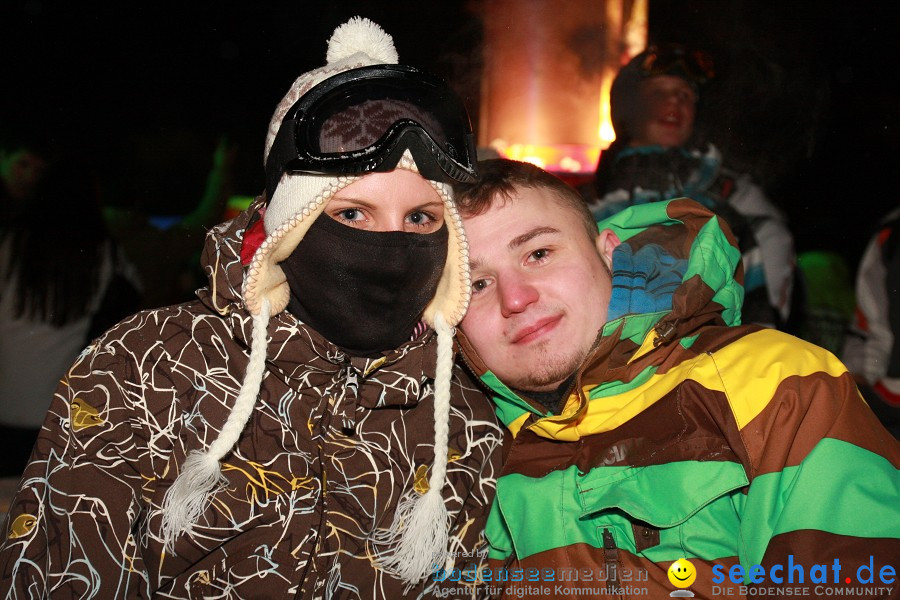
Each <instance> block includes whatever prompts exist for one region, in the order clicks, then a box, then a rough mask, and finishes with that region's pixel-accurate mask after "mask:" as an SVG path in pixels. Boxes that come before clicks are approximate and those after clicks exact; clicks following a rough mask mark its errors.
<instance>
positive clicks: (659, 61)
mask: <svg viewBox="0 0 900 600" xmlns="http://www.w3.org/2000/svg"><path fill="white" fill-rule="evenodd" d="M645 54H646V56H645V57H644V60H642V61H641V64H640V72H641V74H642V75H643V76H644V77H654V76H656V75H679V76H681V77H684V78H685V79H687V80H688V81H691V82H693V83H695V84H697V85H702V84H704V83H706V82H707V81H709V80H710V79H712V78H713V77H715V74H716V72H715V68H714V66H713V60H712V57H711V56H710V55H709V54H707V53H706V52H703V51H702V50H689V49H688V48H685V47H684V46H681V45H680V44H666V45H660V46H656V45H654V46H650V47H649V48H647V50H646V52H645Z"/></svg>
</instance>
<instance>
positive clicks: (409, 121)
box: [266, 65, 477, 199]
mask: <svg viewBox="0 0 900 600" xmlns="http://www.w3.org/2000/svg"><path fill="white" fill-rule="evenodd" d="M382 99H388V100H398V101H401V102H405V103H409V104H412V105H414V106H415V107H416V109H417V110H419V111H421V113H423V114H425V115H427V116H428V117H429V120H430V121H431V123H430V124H429V123H421V122H420V121H421V120H423V119H418V120H417V119H416V118H415V116H414V115H410V116H409V117H408V118H401V119H399V120H397V121H395V122H394V123H393V124H391V125H390V126H388V127H387V129H386V131H384V133H383V134H381V136H380V137H379V138H378V139H377V141H375V142H374V143H372V144H370V145H368V146H366V147H364V148H355V149H344V150H343V151H341V152H325V151H322V150H320V149H319V136H320V133H321V128H322V125H323V124H324V123H325V122H326V121H327V120H328V118H329V117H331V116H333V115H335V114H338V113H340V111H341V110H345V109H348V108H351V107H353V106H355V105H357V104H360V103H362V102H365V101H370V100H382ZM435 124H437V126H438V127H439V128H440V129H439V130H434V129H435ZM406 150H409V151H410V153H411V154H412V155H413V158H414V159H415V161H416V167H417V168H418V169H419V172H420V174H421V175H422V176H423V177H425V178H427V179H432V180H435V181H445V182H450V181H461V182H468V181H472V180H474V178H475V164H476V162H477V157H476V151H475V144H474V135H473V133H472V125H471V122H470V121H469V116H468V113H467V112H466V110H465V107H464V106H463V104H462V102H461V101H460V99H459V97H458V96H457V95H456V93H455V92H453V90H452V89H450V87H449V86H447V84H446V83H444V82H443V81H442V80H441V79H439V78H437V77H435V76H433V75H429V74H427V73H424V72H422V71H419V70H417V69H415V68H413V67H409V66H405V65H375V66H371V67H361V68H358V69H351V70H348V71H344V72H341V73H338V74H337V75H334V76H332V77H329V78H328V79H326V80H324V81H322V82H320V83H319V84H317V85H315V86H314V87H313V88H312V89H310V90H309V91H308V92H307V93H305V94H304V95H303V96H302V97H301V98H300V99H299V100H298V101H297V102H296V103H295V104H294V105H293V106H292V107H291V108H290V109H289V110H288V112H287V114H286V115H285V117H284V120H283V121H282V124H281V127H280V129H279V130H278V134H277V135H276V136H275V140H274V141H273V143H272V148H271V149H270V151H269V157H268V160H267V161H266V193H267V198H269V199H271V198H272V197H273V196H274V194H275V189H276V188H277V186H278V182H279V180H280V179H281V175H282V174H283V173H285V172H290V173H307V174H311V175H362V174H366V173H372V172H384V171H390V170H393V169H394V168H395V167H396V165H397V162H398V161H399V160H400V157H401V156H402V155H403V153H404V152H405V151H406Z"/></svg>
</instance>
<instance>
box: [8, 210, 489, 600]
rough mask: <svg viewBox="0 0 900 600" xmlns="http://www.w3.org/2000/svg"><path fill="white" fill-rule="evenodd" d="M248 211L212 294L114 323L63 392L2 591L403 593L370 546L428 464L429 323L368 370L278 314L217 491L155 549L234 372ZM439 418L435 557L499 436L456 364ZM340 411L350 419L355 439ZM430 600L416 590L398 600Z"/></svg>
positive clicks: (14, 528) (239, 352)
mask: <svg viewBox="0 0 900 600" xmlns="http://www.w3.org/2000/svg"><path fill="white" fill-rule="evenodd" d="M255 209H256V206H254V207H251V209H250V211H248V213H246V214H244V215H242V216H241V217H238V219H237V220H236V221H234V222H231V223H229V224H226V225H225V226H220V227H217V228H215V229H214V230H213V231H212V232H211V234H210V236H209V238H208V241H207V248H206V254H205V265H206V269H207V273H208V275H209V276H210V279H211V281H215V289H216V292H217V295H216V297H215V298H213V296H212V292H211V291H210V290H211V289H212V286H211V287H210V288H204V289H203V290H200V291H199V293H198V295H199V297H200V300H199V301H195V302H192V303H187V304H182V305H179V306H173V307H168V308H164V309H159V310H155V311H147V312H143V313H139V314H137V315H135V316H133V317H131V318H129V319H127V320H125V321H123V322H122V323H120V324H119V325H117V326H116V327H115V328H114V329H112V330H111V331H110V332H108V333H107V334H106V335H105V336H104V337H103V338H101V339H99V340H97V341H96V342H95V343H94V344H92V346H91V347H89V348H88V349H87V350H86V351H85V352H83V353H82V354H81V355H80V356H79V358H78V359H77V361H76V363H75V364H74V365H73V367H72V369H71V370H70V371H69V373H68V374H67V375H66V377H65V378H64V380H63V381H62V382H61V383H60V386H59V388H58V390H57V393H56V395H55V397H54V399H53V403H52V406H51V408H50V412H49V415H48V418H47V420H46V421H45V424H44V429H43V431H42V434H41V437H40V439H39V441H38V444H37V447H36V454H35V455H34V459H33V460H32V462H31V464H30V465H29V467H28V469H27V471H26V473H25V475H24V478H23V480H22V484H21V487H20V490H19V492H18V494H17V496H16V499H15V501H14V504H13V506H12V507H11V510H10V515H9V518H8V521H7V525H8V530H7V532H6V534H7V535H6V539H5V540H4V542H3V545H2V547H0V577H2V579H0V581H2V583H0V592H2V594H0V595H2V597H4V598H12V599H19V598H32V597H42V596H46V595H61V596H66V597H74V598H104V599H105V598H136V597H151V596H153V597H158V598H190V597H201V596H205V597H221V598H242V597H266V598H280V597H290V598H294V597H298V598H342V599H344V598H399V597H400V596H401V594H402V592H403V587H404V586H403V584H402V582H399V581H398V580H396V579H393V578H392V577H390V576H387V575H385V574H384V573H382V572H380V571H378V570H377V569H376V568H375V567H374V566H373V560H374V556H373V554H372V551H371V547H370V544H369V542H368V540H369V537H370V536H371V534H372V532H373V531H375V530H376V529H378V528H381V527H386V526H388V525H389V524H390V522H391V520H392V517H393V511H394V508H395V507H396V503H397V501H398V500H399V499H400V498H401V496H402V495H403V493H404V491H405V490H407V489H409V488H410V487H412V486H413V483H414V482H418V479H417V471H420V470H423V469H424V470H426V471H427V469H428V467H429V466H430V465H431V464H432V462H433V456H432V454H433V444H434V442H433V435H434V433H433V385H432V378H433V376H434V360H435V348H434V346H435V339H434V335H433V333H432V332H428V333H426V334H425V335H424V336H423V337H422V338H420V339H419V340H417V341H416V342H413V343H411V344H407V345H405V346H404V347H403V348H401V349H400V350H399V351H397V352H395V353H394V354H392V355H390V356H389V357H388V358H387V360H386V361H385V362H384V364H381V365H380V366H377V367H374V366H373V362H372V361H371V360H368V359H358V358H350V357H347V356H345V355H344V354H343V353H342V352H340V351H339V350H337V349H336V348H334V347H333V346H331V345H330V344H328V343H327V342H325V341H324V340H322V339H321V338H320V337H319V336H318V335H317V334H315V332H311V331H309V330H307V329H306V328H305V327H304V326H302V325H300V324H298V323H297V322H296V320H295V319H293V317H291V316H290V315H287V314H284V313H282V314H281V315H277V316H276V317H273V319H272V320H271V323H270V326H269V336H270V341H269V344H268V351H267V363H266V367H267V372H266V375H265V378H264V380H263V384H262V390H261V392H260V397H259V399H258V401H257V404H256V406H255V408H254V411H253V414H252V415H251V417H250V422H249V423H248V426H247V428H246V429H245V431H244V432H243V433H242V435H241V437H240V439H239V441H238V443H237V445H236V447H235V450H234V451H233V452H232V453H231V454H230V455H229V456H227V457H226V458H225V460H224V461H223V468H222V471H223V474H224V475H225V476H226V477H227V479H228V485H227V486H226V488H225V489H223V490H221V491H220V492H218V493H217V494H216V495H215V496H214V497H213V500H212V503H211V504H210V506H209V508H208V509H207V510H206V512H205V513H204V514H203V515H201V517H200V520H199V522H198V524H197V526H196V528H195V531H194V534H193V535H192V536H191V537H186V536H183V537H181V538H179V539H178V540H177V541H176V544H175V553H174V554H167V553H165V552H164V550H163V547H162V540H161V536H160V524H161V514H160V506H161V504H162V499H163V496H164V494H165V492H166V490H167V489H168V488H169V486H170V485H171V483H172V481H173V480H174V478H175V476H176V475H177V473H178V469H179V468H180V465H181V464H182V463H183V461H184V458H185V456H186V455H187V454H188V453H189V452H190V451H192V450H195V449H201V448H205V447H206V446H207V445H208V444H209V443H210V442H211V441H212V440H214V439H216V437H217V436H218V434H219V430H220V428H221V427H222V426H223V424H224V422H225V419H226V418H227V415H228V411H229V410H230V407H231V405H232V404H233V402H234V400H235V397H236V395H237V393H238V390H239V389H240V384H241V380H242V377H243V373H244V369H245V368H246V365H247V360H248V358H247V342H248V339H249V338H248V336H249V333H250V328H251V320H250V317H249V315H248V314H247V313H246V312H244V311H243V310H242V309H241V306H240V294H239V289H240V282H241V279H242V273H243V271H242V269H243V268H242V266H241V264H240V260H239V250H240V241H239V238H238V236H237V233H238V232H239V231H243V229H244V228H246V226H247V223H248V221H249V218H250V216H251V214H252V213H253V211H254V210H255ZM216 307H218V308H219V309H221V308H222V307H226V308H227V310H225V311H224V312H225V313H226V316H224V317H223V316H221V314H220V312H217V310H216ZM348 368H349V369H350V372H353V373H355V375H356V378H357V380H358V383H359V386H358V394H357V396H356V397H355V398H354V397H353V394H350V393H348V391H347V389H346V386H345V385H344V384H345V383H346V378H347V373H348ZM348 403H352V405H351V404H348ZM450 413H451V414H450V440H449V446H450V450H451V455H452V456H451V462H450V463H449V465H448V472H447V480H448V483H447V485H445V486H444V488H443V490H442V491H443V497H444V499H445V502H446V505H447V508H448V511H449V513H450V516H451V519H452V522H453V527H452V530H451V538H450V546H449V549H450V550H451V552H453V553H455V554H456V555H459V554H463V553H467V554H470V555H471V554H473V553H474V551H475V550H476V549H477V547H478V546H479V544H481V543H482V540H481V539H480V532H481V528H482V525H483V523H484V520H485V519H486V517H487V512H488V509H489V506H490V502H491V499H492V497H493V494H494V486H495V476H496V475H497V474H498V472H499V461H500V457H499V444H500V440H501V430H500V428H499V426H498V425H497V422H496V420H495V418H494V416H493V413H492V410H491V407H490V405H489V403H488V402H487V400H485V398H484V396H483V395H482V394H481V393H480V392H479V390H478V389H477V388H476V386H475V385H474V383H473V382H472V381H471V380H470V379H469V378H468V377H467V376H466V375H465V374H464V373H463V372H462V371H455V372H454V377H453V383H452V401H451V411H450ZM341 414H347V415H352V416H353V417H354V418H353V426H354V431H352V432H348V431H346V430H345V429H344V428H343V427H342V422H341V419H340V418H339V415H341ZM348 434H349V435H348ZM425 481H427V475H426V477H425ZM428 590H429V586H428V584H427V582H426V583H423V584H421V585H419V586H418V587H416V588H413V589H412V590H410V592H409V594H408V595H407V596H405V598H416V597H421V596H423V595H425V594H426V593H427V592H428Z"/></svg>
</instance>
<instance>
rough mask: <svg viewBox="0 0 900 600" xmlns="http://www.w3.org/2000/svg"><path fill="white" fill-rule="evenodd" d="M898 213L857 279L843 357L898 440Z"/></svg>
mask: <svg viewBox="0 0 900 600" xmlns="http://www.w3.org/2000/svg"><path fill="white" fill-rule="evenodd" d="M898 290H900V208H898V209H896V210H894V211H893V212H891V213H890V214H888V215H887V216H885V217H884V218H883V219H882V220H881V223H880V225H879V228H878V232H877V233H876V234H875V235H873V236H872V238H871V240H870V241H869V244H868V246H867V247H866V250H865V253H864V254H863V257H862V260H861V261H860V263H859V268H858V269H857V274H856V312H855V315H854V318H853V322H852V325H851V327H850V331H849V332H848V334H847V336H846V338H845V341H844V348H843V351H842V353H841V358H842V359H843V361H844V362H845V363H846V364H847V367H848V368H849V369H850V371H851V372H852V373H853V374H854V375H855V376H856V378H857V381H858V382H859V386H860V390H861V391H862V393H863V396H865V398H866V400H867V401H868V402H869V405H870V406H871V407H872V409H873V410H874V411H875V413H876V414H877V415H878V416H879V418H880V419H881V420H882V422H883V423H884V424H885V426H886V427H887V428H888V429H889V430H890V431H891V432H892V433H893V434H894V436H895V437H898V438H900V291H898Z"/></svg>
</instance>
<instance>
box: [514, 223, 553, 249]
mask: <svg viewBox="0 0 900 600" xmlns="http://www.w3.org/2000/svg"><path fill="white" fill-rule="evenodd" d="M549 233H559V229H557V228H555V227H535V228H534V229H532V230H531V231H526V232H525V233H523V234H522V235H520V236H516V237H514V238H513V239H511V240H510V241H509V243H508V244H507V245H506V247H507V248H508V249H509V250H515V249H516V248H518V247H519V246H521V245H522V244H525V243H527V242H528V241H530V240H532V239H534V238H536V237H538V236H539V235H546V234H549Z"/></svg>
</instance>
